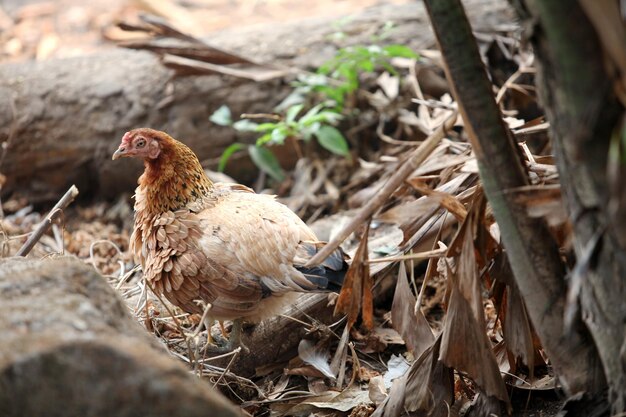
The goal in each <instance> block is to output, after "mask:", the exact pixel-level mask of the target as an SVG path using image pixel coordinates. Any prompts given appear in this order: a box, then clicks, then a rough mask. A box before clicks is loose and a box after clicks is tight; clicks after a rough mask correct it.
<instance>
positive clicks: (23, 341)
mask: <svg viewBox="0 0 626 417" xmlns="http://www.w3.org/2000/svg"><path fill="white" fill-rule="evenodd" d="M0 299H2V303H0V317H2V318H3V319H2V320H0V333H1V334H2V343H1V344H0V415H2V416H7V417H11V416H33V417H34V416H47V417H48V416H63V417H70V416H77V417H78V416H81V417H84V416H106V415H109V416H113V415H115V416H129V417H130V416H141V415H145V416H166V415H172V416H174V415H176V416H198V417H199V416H206V415H207V410H211V413H210V414H211V415H216V416H223V417H235V416H240V415H241V412H240V411H239V410H238V409H237V408H236V407H235V406H233V405H231V404H230V403H229V402H228V401H227V400H226V399H224V398H223V397H222V396H221V395H220V394H218V393H217V392H216V391H213V390H212V389H210V388H209V386H208V384H206V383H204V382H202V381H200V380H198V379H197V378H196V377H194V376H192V375H191V374H190V373H189V371H188V370H186V369H185V368H184V367H183V366H182V365H181V364H180V363H178V361H177V360H175V359H173V358H172V357H171V356H170V355H169V354H168V353H167V351H166V350H165V348H164V347H163V346H161V345H160V344H159V343H158V342H157V341H156V339H154V338H152V337H149V336H148V334H147V333H146V332H145V330H144V329H142V328H141V327H140V326H139V325H138V324H137V323H136V322H135V321H134V320H133V319H132V318H131V317H130V315H129V314H128V311H127V308H126V306H125V305H124V303H123V302H122V301H121V300H120V299H119V298H118V296H117V295H116V293H115V291H114V290H113V289H112V288H111V287H110V285H109V284H108V283H107V282H106V281H105V280H104V278H102V277H101V276H100V275H99V274H97V273H96V272H95V271H94V270H93V269H92V268H90V267H88V266H86V265H85V264H84V263H83V262H81V261H79V260H78V259H74V258H70V257H67V258H60V259H55V260H50V259H49V260H28V259H24V258H12V259H6V260H3V261H2V262H0Z"/></svg>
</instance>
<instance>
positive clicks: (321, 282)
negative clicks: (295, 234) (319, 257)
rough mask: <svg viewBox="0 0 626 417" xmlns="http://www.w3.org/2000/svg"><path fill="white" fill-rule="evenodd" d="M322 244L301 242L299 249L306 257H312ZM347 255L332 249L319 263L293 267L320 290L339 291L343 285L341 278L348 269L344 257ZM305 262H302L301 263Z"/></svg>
mask: <svg viewBox="0 0 626 417" xmlns="http://www.w3.org/2000/svg"><path fill="white" fill-rule="evenodd" d="M323 246H324V243H322V242H301V243H300V246H299V249H301V250H303V251H304V252H305V253H306V257H304V258H306V259H310V258H312V257H313V256H314V255H315V254H316V253H317V251H318V249H321V248H322V247H323ZM347 257H348V256H347V255H346V254H344V253H343V251H342V250H341V249H337V250H336V251H334V252H333V253H332V254H330V256H329V257H328V258H326V259H325V260H324V262H322V263H321V264H320V265H316V266H313V267H309V268H307V267H304V266H301V265H295V268H296V269H297V270H298V271H300V272H302V273H303V274H304V276H305V277H306V279H307V280H309V281H310V282H311V283H312V284H314V285H315V286H316V287H317V288H318V289H319V290H321V291H334V292H339V291H340V290H341V286H342V285H343V280H344V278H345V275H346V271H348V264H347V263H346V258H347ZM304 263H306V262H303V264H304Z"/></svg>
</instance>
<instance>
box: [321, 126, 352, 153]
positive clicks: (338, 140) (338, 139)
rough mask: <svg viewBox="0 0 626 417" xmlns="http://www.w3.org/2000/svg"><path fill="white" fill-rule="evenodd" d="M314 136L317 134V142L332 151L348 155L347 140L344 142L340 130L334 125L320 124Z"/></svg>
mask: <svg viewBox="0 0 626 417" xmlns="http://www.w3.org/2000/svg"><path fill="white" fill-rule="evenodd" d="M315 136H317V141H318V142H319V144H320V145H322V147H324V148H325V149H328V150H329V151H331V152H332V153H335V154H337V155H342V156H348V155H350V152H349V150H348V142H346V139H345V138H344V137H343V135H342V134H341V132H340V131H339V130H337V129H335V128H334V127H332V126H328V125H324V126H321V127H320V128H319V129H318V131H317V132H315Z"/></svg>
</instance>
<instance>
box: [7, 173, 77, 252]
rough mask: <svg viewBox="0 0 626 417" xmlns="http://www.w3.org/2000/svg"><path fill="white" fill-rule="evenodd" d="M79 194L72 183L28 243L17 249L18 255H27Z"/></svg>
mask: <svg viewBox="0 0 626 417" xmlns="http://www.w3.org/2000/svg"><path fill="white" fill-rule="evenodd" d="M77 195H78V188H76V186H75V185H72V186H71V187H70V189H69V190H67V192H66V193H65V195H64V196H63V197H61V199H60V200H59V202H58V203H56V204H55V206H54V207H53V208H52V210H50V213H48V215H47V216H46V217H45V218H44V219H43V220H42V221H41V223H39V226H37V229H35V231H34V232H33V234H31V235H30V237H29V238H28V240H27V241H26V243H24V245H22V247H21V248H20V250H18V251H17V253H16V256H26V255H28V253H29V252H30V251H31V249H32V248H33V246H35V244H36V243H37V242H38V241H39V239H41V236H43V234H44V233H46V232H47V231H48V229H49V228H50V225H52V222H53V221H54V220H55V219H56V218H57V216H58V215H59V214H60V213H61V211H62V210H63V209H65V208H66V207H67V206H68V205H69V204H70V203H71V202H72V201H74V199H75V198H76V196H77Z"/></svg>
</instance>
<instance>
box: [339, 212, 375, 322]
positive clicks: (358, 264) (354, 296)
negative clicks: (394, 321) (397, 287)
mask: <svg viewBox="0 0 626 417" xmlns="http://www.w3.org/2000/svg"><path fill="white" fill-rule="evenodd" d="M369 228H370V227H369V223H368V224H367V227H366V228H365V232H364V233H363V238H362V239H361V243H360V244H359V247H358V248H357V251H356V253H355V255H354V259H353V260H352V264H351V265H350V268H349V269H348V272H347V273H346V278H345V281H344V284H343V286H342V287H341V292H340V293H339V298H338V299H337V304H336V305H335V313H334V314H335V315H337V314H339V313H343V314H346V315H347V316H348V324H347V326H348V328H352V326H353V325H354V323H355V322H356V319H357V318H358V316H359V313H361V316H362V319H363V325H364V326H365V327H366V328H368V329H371V328H372V327H373V324H374V317H373V311H374V307H373V298H372V279H371V277H370V271H369V263H368V262H367V240H368V235H369Z"/></svg>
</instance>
